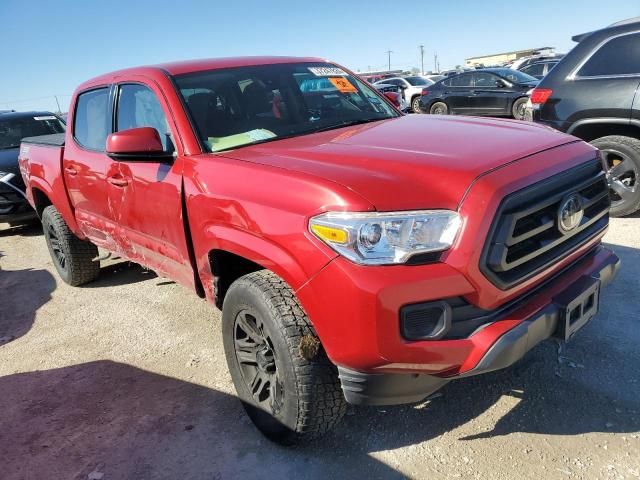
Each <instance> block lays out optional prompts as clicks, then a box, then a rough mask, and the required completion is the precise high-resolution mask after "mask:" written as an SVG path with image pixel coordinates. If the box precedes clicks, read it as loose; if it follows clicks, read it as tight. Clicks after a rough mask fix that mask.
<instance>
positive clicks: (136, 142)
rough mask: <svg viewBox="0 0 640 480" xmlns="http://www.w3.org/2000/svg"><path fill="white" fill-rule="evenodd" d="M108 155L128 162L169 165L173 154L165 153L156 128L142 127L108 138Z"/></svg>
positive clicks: (113, 134)
mask: <svg viewBox="0 0 640 480" xmlns="http://www.w3.org/2000/svg"><path fill="white" fill-rule="evenodd" d="M107 155H108V156H109V157H111V158H113V159H114V160H121V161H128V162H158V163H167V162H171V161H172V160H173V154H172V153H169V152H165V151H164V147H163V146H162V141H161V140H160V134H159V133H158V131H157V130H156V129H155V128H151V127H140V128H131V129H129V130H122V131H121V132H115V133H112V134H111V135H109V136H108V137H107Z"/></svg>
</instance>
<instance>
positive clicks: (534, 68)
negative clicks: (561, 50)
mask: <svg viewBox="0 0 640 480" xmlns="http://www.w3.org/2000/svg"><path fill="white" fill-rule="evenodd" d="M559 61H560V60H543V61H541V62H535V63H530V64H529V65H527V66H526V67H523V68H521V69H520V71H521V72H523V73H526V74H527V75H531V76H532V77H535V78H537V79H538V80H542V79H543V78H544V77H545V76H546V75H547V73H549V72H550V71H551V69H552V68H553V67H555V66H556V65H557V64H558V62H559Z"/></svg>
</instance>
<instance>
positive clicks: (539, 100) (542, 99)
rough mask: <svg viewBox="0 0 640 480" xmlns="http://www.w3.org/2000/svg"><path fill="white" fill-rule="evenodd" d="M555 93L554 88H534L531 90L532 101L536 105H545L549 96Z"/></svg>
mask: <svg viewBox="0 0 640 480" xmlns="http://www.w3.org/2000/svg"><path fill="white" fill-rule="evenodd" d="M552 94H553V90H551V89H550V88H534V90H533V92H531V103H533V104H534V105H543V104H544V103H546V102H547V100H549V97H550V96H551V95H552Z"/></svg>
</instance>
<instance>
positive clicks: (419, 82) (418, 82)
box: [404, 77, 433, 87]
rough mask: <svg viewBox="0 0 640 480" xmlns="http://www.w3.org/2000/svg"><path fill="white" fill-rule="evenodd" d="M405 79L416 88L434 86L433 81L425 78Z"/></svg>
mask: <svg viewBox="0 0 640 480" xmlns="http://www.w3.org/2000/svg"><path fill="white" fill-rule="evenodd" d="M404 79H405V80H406V81H407V82H409V83H410V84H411V85H413V86H414V87H428V86H429V85H433V82H432V81H431V80H428V79H426V78H423V77H404Z"/></svg>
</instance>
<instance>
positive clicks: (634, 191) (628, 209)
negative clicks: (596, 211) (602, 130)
mask: <svg viewBox="0 0 640 480" xmlns="http://www.w3.org/2000/svg"><path fill="white" fill-rule="evenodd" d="M591 144H592V145H593V146H594V147H596V148H598V149H599V150H600V153H601V155H602V158H603V160H604V163H605V164H606V168H607V176H608V180H609V186H610V190H609V191H610V196H611V216H612V217H622V216H624V215H630V214H632V213H634V212H635V211H637V210H638V209H639V208H640V140H638V139H637V138H633V137H624V136H622V135H609V136H607V137H601V138H596V139H595V140H593V141H591Z"/></svg>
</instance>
